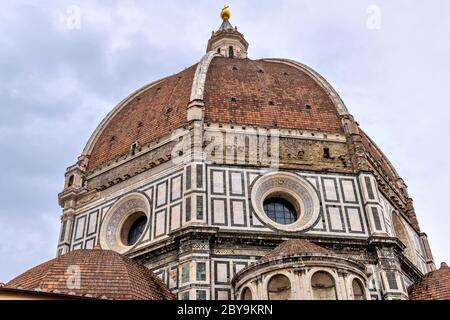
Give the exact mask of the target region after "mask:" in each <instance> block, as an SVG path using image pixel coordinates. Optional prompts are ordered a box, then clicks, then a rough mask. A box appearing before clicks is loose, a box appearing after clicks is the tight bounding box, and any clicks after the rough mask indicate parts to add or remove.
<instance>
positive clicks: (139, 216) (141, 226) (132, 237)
mask: <svg viewBox="0 0 450 320" xmlns="http://www.w3.org/2000/svg"><path fill="white" fill-rule="evenodd" d="M146 225H147V216H146V215H145V213H143V212H138V213H135V214H133V215H131V216H130V217H129V218H128V219H127V220H126V221H125V223H124V224H123V226H122V232H121V240H122V243H123V244H124V245H125V246H133V245H135V244H136V243H137V242H138V240H139V239H140V238H141V236H142V234H143V233H144V230H145V226H146Z"/></svg>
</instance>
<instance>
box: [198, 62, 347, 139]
mask: <svg viewBox="0 0 450 320" xmlns="http://www.w3.org/2000/svg"><path fill="white" fill-rule="evenodd" d="M205 120H206V121H208V120H209V121H214V122H223V123H227V122H232V123H235V124H247V125H258V126H267V127H270V128H272V127H280V128H293V129H294V128H295V129H299V128H301V129H304V130H318V131H324V132H331V133H335V132H343V129H342V123H341V120H340V119H339V116H338V113H337V111H336V107H335V106H334V104H333V103H332V101H331V99H330V98H329V96H328V95H327V93H326V92H325V91H324V90H323V88H321V87H320V86H319V85H318V84H317V83H316V82H315V81H314V80H313V79H312V78H311V77H310V76H308V75H306V74H305V73H304V72H302V71H300V70H298V69H296V68H294V67H292V66H288V65H283V64H280V63H273V62H266V61H258V60H249V59H226V58H215V59H214V60H213V61H212V63H211V66H210V68H209V71H208V75H207V79H206V85H205Z"/></svg>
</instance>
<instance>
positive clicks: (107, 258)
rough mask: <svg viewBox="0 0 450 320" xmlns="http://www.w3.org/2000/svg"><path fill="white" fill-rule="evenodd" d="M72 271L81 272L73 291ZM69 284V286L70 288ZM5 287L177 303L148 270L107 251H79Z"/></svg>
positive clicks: (21, 276) (165, 287)
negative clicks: (78, 282) (78, 281)
mask: <svg viewBox="0 0 450 320" xmlns="http://www.w3.org/2000/svg"><path fill="white" fill-rule="evenodd" d="M71 270H79V271H80V274H79V275H80V286H79V287H75V288H73V287H72V286H71V285H70V283H71V281H70V280H71V276H73V275H74V274H73V272H72V271H71ZM68 283H69V285H68ZM5 287H6V288H12V289H22V290H30V291H43V292H51V293H62V294H74V295H76V296H87V295H88V296H92V297H95V298H107V299H113V300H174V299H175V297H174V295H173V294H172V293H171V292H170V290H169V289H168V288H167V286H166V285H165V284H164V283H163V282H162V281H161V280H160V279H159V278H158V277H157V276H156V275H155V274H154V273H153V272H151V271H150V270H149V269H147V268H145V267H144V266H141V265H139V264H138V263H136V262H135V261H133V260H131V259H129V258H126V257H124V256H121V255H120V254H118V253H116V252H113V251H106V250H98V249H94V250H78V251H73V252H70V253H68V254H66V255H64V256H61V257H58V258H56V259H53V260H50V261H48V262H46V263H44V264H41V265H39V266H37V267H35V268H33V269H31V270H29V271H27V272H25V273H23V274H22V275H20V276H18V277H17V278H15V279H13V280H11V281H10V282H9V283H7V284H6V286H5Z"/></svg>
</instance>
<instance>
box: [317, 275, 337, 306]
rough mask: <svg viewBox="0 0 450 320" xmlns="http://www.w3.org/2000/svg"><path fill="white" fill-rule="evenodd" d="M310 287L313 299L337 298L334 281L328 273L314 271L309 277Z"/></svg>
mask: <svg viewBox="0 0 450 320" xmlns="http://www.w3.org/2000/svg"><path fill="white" fill-rule="evenodd" d="M311 287H312V291H313V299H314V300H337V295H336V283H335V282H334V279H333V277H332V276H331V275H330V274H329V273H327V272H323V271H319V272H316V273H315V274H314V275H313V277H312V278H311Z"/></svg>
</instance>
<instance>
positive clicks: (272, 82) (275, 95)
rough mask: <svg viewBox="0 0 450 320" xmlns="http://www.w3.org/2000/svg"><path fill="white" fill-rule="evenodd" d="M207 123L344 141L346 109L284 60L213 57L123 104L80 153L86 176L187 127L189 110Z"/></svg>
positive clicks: (312, 75) (323, 85)
mask: <svg viewBox="0 0 450 320" xmlns="http://www.w3.org/2000/svg"><path fill="white" fill-rule="evenodd" d="M195 103H201V105H202V106H203V107H204V115H203V117H204V118H203V119H204V121H205V122H217V123H233V124H238V125H249V126H251V125H255V126H263V127H267V128H281V129H295V130H311V131H320V132H323V133H329V134H343V132H344V131H343V125H342V121H341V119H340V117H339V115H342V114H345V113H346V109H345V106H344V104H343V103H342V101H341V99H340V98H339V96H338V95H337V93H336V92H335V91H334V89H333V88H332V87H331V86H330V85H329V84H328V83H327V82H326V81H325V80H324V79H323V78H322V77H321V76H319V75H318V74H317V73H316V72H314V71H313V70H312V69H310V68H308V67H306V66H305V65H302V64H300V63H296V62H293V61H288V60H281V59H262V60H250V59H248V58H245V59H230V58H226V57H223V56H222V55H219V54H217V53H214V52H210V53H209V54H207V55H206V56H205V57H204V58H203V59H202V61H201V62H200V63H199V64H195V65H193V66H192V67H190V68H187V69H186V70H184V71H182V72H180V73H178V74H176V75H173V76H170V77H168V78H165V79H162V80H159V81H156V82H154V83H152V84H150V85H147V86H145V87H143V88H142V89H140V90H138V91H137V92H135V93H134V94H132V95H130V96H129V97H128V98H127V99H125V100H124V101H123V102H122V103H120V104H119V105H118V106H117V107H116V108H115V109H114V110H113V111H111V113H110V114H109V115H108V116H107V117H106V118H105V120H104V121H103V122H102V123H101V124H100V126H99V127H98V128H97V130H96V132H95V133H94V135H93V136H92V137H91V140H90V141H89V143H88V145H87V146H86V149H85V155H86V156H88V158H89V162H88V171H92V170H95V169H98V168H99V167H102V166H104V165H105V164H107V163H109V162H111V161H114V160H117V159H118V158H121V157H123V156H126V155H127V154H129V152H130V148H131V146H132V145H133V144H135V143H137V145H139V146H145V145H146V144H148V143H150V142H152V141H155V140H158V139H160V138H162V137H164V136H167V135H169V134H170V133H172V132H173V131H174V130H176V129H178V128H183V127H184V126H186V125H187V124H188V123H189V117H188V110H189V107H190V106H191V105H192V104H195Z"/></svg>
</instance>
